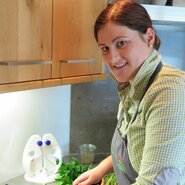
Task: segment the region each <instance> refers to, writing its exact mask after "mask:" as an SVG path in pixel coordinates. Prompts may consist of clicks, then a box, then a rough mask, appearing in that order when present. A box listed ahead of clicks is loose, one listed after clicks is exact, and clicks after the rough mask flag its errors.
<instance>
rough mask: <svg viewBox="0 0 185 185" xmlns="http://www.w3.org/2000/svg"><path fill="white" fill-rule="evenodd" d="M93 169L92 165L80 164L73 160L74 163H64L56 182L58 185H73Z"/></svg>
mask: <svg viewBox="0 0 185 185" xmlns="http://www.w3.org/2000/svg"><path fill="white" fill-rule="evenodd" d="M91 168H92V166H91V165H83V164H80V162H79V161H78V160H76V159H72V161H71V162H68V163H65V162H64V161H63V163H62V165H61V167H60V168H59V170H58V175H57V177H56V178H55V182H56V184H57V185H72V184H73V181H74V180H75V179H76V178H77V177H78V176H80V175H81V174H82V173H83V172H85V171H87V170H89V169H91Z"/></svg>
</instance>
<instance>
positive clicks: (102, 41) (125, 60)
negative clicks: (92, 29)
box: [98, 22, 155, 82]
mask: <svg viewBox="0 0 185 185" xmlns="http://www.w3.org/2000/svg"><path fill="white" fill-rule="evenodd" d="M154 38H155V34H154V31H153V30H152V29H150V28H149V29H148V30H147V33H146V34H142V35H141V34H140V33H139V32H137V31H135V30H132V29H130V28H128V27H126V26H121V25H117V24H114V23H111V22H109V23H107V24H106V25H105V26H104V27H102V28H101V29H100V30H99V32H98V45H99V48H100V49H101V51H102V55H103V60H104V62H105V64H106V65H107V66H108V68H109V70H110V72H111V73H112V75H113V76H114V77H115V78H116V80H117V81H118V82H127V81H132V80H133V79H134V77H135V75H136V74H137V72H138V70H139V68H140V67H141V65H142V63H143V62H144V60H145V59H146V58H147V57H148V56H149V55H150V54H151V52H152V50H153V47H151V46H152V45H153V43H154Z"/></svg>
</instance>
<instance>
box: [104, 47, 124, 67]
mask: <svg viewBox="0 0 185 185" xmlns="http://www.w3.org/2000/svg"><path fill="white" fill-rule="evenodd" d="M120 59H121V56H120V53H119V51H117V50H116V49H114V48H112V49H109V53H108V55H107V57H106V60H107V62H108V63H109V64H116V63H117V62H119V61H120Z"/></svg>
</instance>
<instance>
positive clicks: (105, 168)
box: [73, 155, 113, 185]
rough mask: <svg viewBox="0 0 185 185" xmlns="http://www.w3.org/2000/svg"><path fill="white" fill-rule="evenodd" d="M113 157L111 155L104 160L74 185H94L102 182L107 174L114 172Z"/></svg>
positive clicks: (80, 177)
mask: <svg viewBox="0 0 185 185" xmlns="http://www.w3.org/2000/svg"><path fill="white" fill-rule="evenodd" d="M112 171H113V167H112V156H111V155H110V156H109V157H107V158H106V159H104V160H103V161H102V162H101V163H100V164H99V165H98V166H96V167H95V168H93V169H91V170H89V171H87V172H85V173H83V174H82V175H80V176H79V177H78V178H77V179H76V180H75V181H74V182H73V185H78V184H82V185H92V184H95V183H98V182H100V181H101V179H102V178H103V177H104V175H105V174H107V173H109V172H112Z"/></svg>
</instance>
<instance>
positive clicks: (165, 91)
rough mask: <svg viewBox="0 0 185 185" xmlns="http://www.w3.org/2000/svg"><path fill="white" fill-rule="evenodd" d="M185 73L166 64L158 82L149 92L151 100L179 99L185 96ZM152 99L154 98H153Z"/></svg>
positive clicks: (158, 77)
mask: <svg viewBox="0 0 185 185" xmlns="http://www.w3.org/2000/svg"><path fill="white" fill-rule="evenodd" d="M184 89H185V72H184V71H182V70H180V69H177V68H174V67H173V66H170V65H167V64H164V65H163V68H162V69H161V71H160V73H159V74H158V76H157V78H156V80H155V81H154V82H153V84H152V86H151V87H150V88H149V90H148V92H147V95H148V96H147V97H148V98H149V99H154V98H155V97H158V96H160V97H164V98H165V97H169V96H170V97H171V98H172V97H177V96H179V98H182V96H183V97H184V96H185V93H184ZM151 97H152V98H151Z"/></svg>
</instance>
